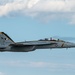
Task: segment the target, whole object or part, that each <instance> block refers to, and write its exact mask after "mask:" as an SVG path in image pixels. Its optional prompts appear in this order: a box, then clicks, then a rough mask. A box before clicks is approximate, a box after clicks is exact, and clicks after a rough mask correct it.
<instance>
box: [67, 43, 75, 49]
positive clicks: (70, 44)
mask: <svg viewBox="0 0 75 75" xmlns="http://www.w3.org/2000/svg"><path fill="white" fill-rule="evenodd" d="M66 45H67V47H70V48H71V47H75V43H70V42H68V43H67V44H66Z"/></svg>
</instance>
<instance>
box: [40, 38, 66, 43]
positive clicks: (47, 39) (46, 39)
mask: <svg viewBox="0 0 75 75" xmlns="http://www.w3.org/2000/svg"><path fill="white" fill-rule="evenodd" d="M39 41H59V42H65V41H63V40H60V39H54V38H45V39H40V40H39Z"/></svg>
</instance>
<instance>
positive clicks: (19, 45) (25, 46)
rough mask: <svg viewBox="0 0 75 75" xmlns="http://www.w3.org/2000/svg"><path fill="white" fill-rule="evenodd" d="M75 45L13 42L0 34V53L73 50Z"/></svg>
mask: <svg viewBox="0 0 75 75" xmlns="http://www.w3.org/2000/svg"><path fill="white" fill-rule="evenodd" d="M73 47H75V43H71V42H66V41H63V40H59V39H57V40H55V39H52V38H50V39H47V38H45V39H40V40H36V41H24V42H14V41H13V40H12V39H11V38H10V37H9V36H8V35H7V34H6V33H4V32H0V52H5V51H8V52H30V51H34V50H36V49H52V48H53V49H54V48H73Z"/></svg>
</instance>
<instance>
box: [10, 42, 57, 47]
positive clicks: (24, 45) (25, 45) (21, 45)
mask: <svg viewBox="0 0 75 75" xmlns="http://www.w3.org/2000/svg"><path fill="white" fill-rule="evenodd" d="M55 44H57V43H46V44H18V43H15V44H10V46H13V47H28V46H44V45H55Z"/></svg>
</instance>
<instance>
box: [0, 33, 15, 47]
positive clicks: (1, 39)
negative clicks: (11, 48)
mask: <svg viewBox="0 0 75 75" xmlns="http://www.w3.org/2000/svg"><path fill="white" fill-rule="evenodd" d="M13 43H14V41H13V40H12V39H11V38H10V37H9V36H8V35H7V34H5V33H4V32H0V47H7V46H8V45H10V44H13Z"/></svg>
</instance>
